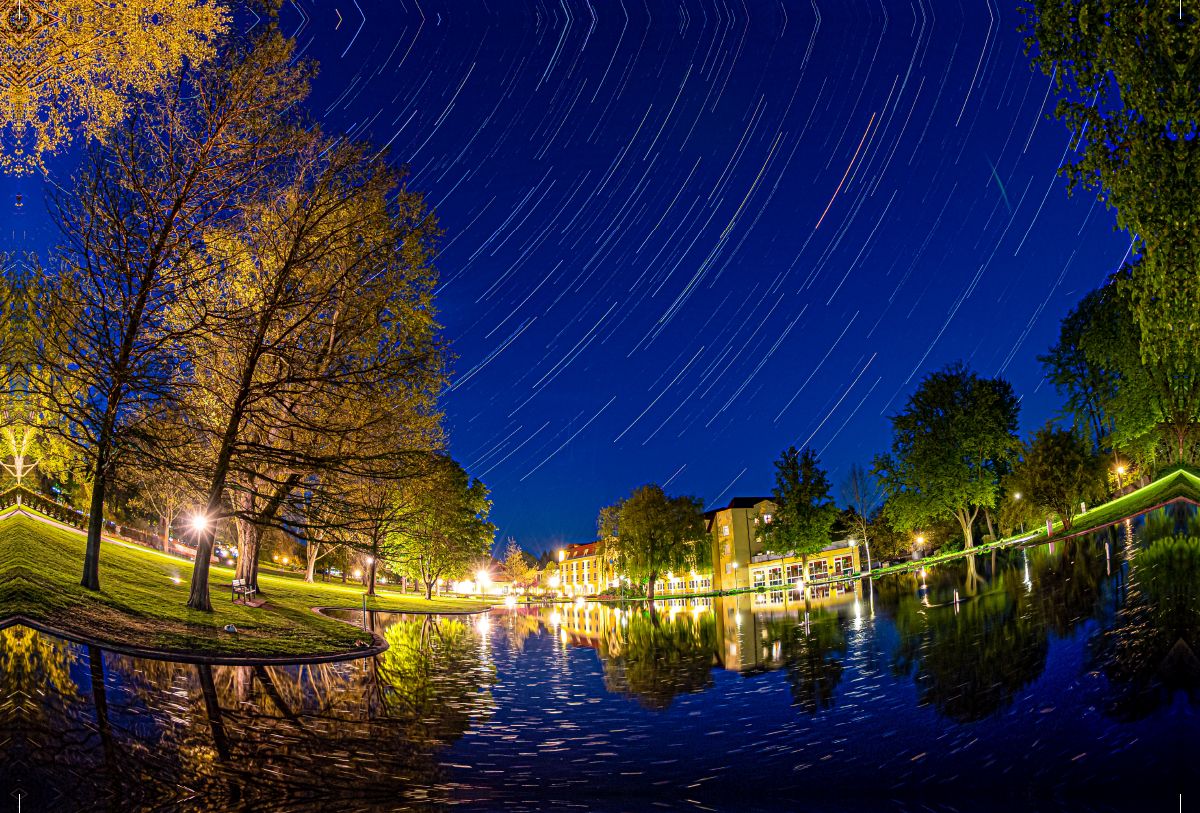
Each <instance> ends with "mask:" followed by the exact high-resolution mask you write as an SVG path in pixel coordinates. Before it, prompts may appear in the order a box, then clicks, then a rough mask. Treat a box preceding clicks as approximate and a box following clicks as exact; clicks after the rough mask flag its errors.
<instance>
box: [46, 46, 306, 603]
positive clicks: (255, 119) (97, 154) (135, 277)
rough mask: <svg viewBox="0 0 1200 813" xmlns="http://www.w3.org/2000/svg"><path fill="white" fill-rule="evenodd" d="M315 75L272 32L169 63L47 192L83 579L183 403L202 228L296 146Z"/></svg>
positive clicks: (55, 368)
mask: <svg viewBox="0 0 1200 813" xmlns="http://www.w3.org/2000/svg"><path fill="white" fill-rule="evenodd" d="M308 75H309V68H308V66H307V65H306V64H305V63H304V62H303V61H296V60H294V59H293V58H292V53H291V47H290V45H289V44H286V43H285V42H284V41H283V39H282V37H281V36H280V35H279V33H278V31H276V30H274V29H271V30H268V31H266V32H265V33H263V34H262V35H260V36H259V37H258V38H257V40H256V41H255V42H254V43H247V42H246V41H245V40H244V39H243V38H240V37H231V38H229V39H227V40H226V41H225V42H224V44H223V45H222V46H221V47H220V48H219V53H218V54H217V55H216V56H215V57H214V59H213V61H212V62H210V63H209V64H207V65H205V66H203V68H201V66H200V65H197V64H195V63H189V62H186V61H184V62H182V63H180V64H179V65H178V66H177V67H175V68H174V69H172V70H171V71H170V72H169V76H168V78H169V81H167V82H166V83H165V85H164V86H163V89H161V90H160V91H158V92H156V93H153V94H150V95H149V96H147V97H144V98H140V99H139V100H137V102H136V103H135V104H133V105H132V106H131V110H130V112H129V114H128V115H127V116H126V117H125V119H124V120H123V121H122V122H121V123H120V124H119V125H118V126H116V127H114V128H112V129H111V130H110V131H109V134H108V135H107V137H106V138H104V139H103V140H101V141H94V142H92V143H91V144H90V146H89V147H88V149H87V150H86V152H85V154H84V160H83V164H82V168H81V170H80V171H79V173H78V174H77V175H76V176H75V177H74V179H73V182H72V184H71V185H69V186H68V187H67V188H65V189H60V190H58V191H55V192H53V193H52V194H51V204H52V206H51V208H52V215H53V217H54V219H55V221H56V223H57V225H58V227H59V231H60V232H61V234H62V237H63V240H64V241H65V244H64V246H63V247H62V249H61V250H60V251H59V253H58V254H57V256H56V257H55V262H54V263H53V264H52V266H51V267H50V268H49V269H48V270H47V273H46V276H47V277H48V278H47V279H46V280H45V282H44V284H43V285H42V286H41V287H40V290H39V291H38V300H37V311H38V314H37V323H38V325H39V327H40V335H39V336H38V341H37V343H36V347H37V351H38V352H37V358H36V361H37V365H36V366H37V369H38V371H39V373H41V376H40V379H39V385H40V389H41V394H42V395H44V396H45V397H47V398H48V399H51V400H52V404H51V409H52V412H53V414H54V415H56V416H57V420H55V421H54V422H53V424H52V426H53V427H54V428H55V429H56V430H57V431H58V434H59V436H60V437H61V438H63V439H64V440H66V441H69V442H72V443H74V444H76V445H77V446H79V447H80V448H81V450H83V452H84V453H85V454H86V457H87V459H88V461H89V468H90V469H91V473H92V477H91V480H92V499H91V512H90V520H89V525H88V541H87V548H86V552H85V560H84V569H83V578H82V581H81V583H82V584H83V586H84V587H86V588H88V589H91V590H98V589H99V587H100V579H99V561H100V532H101V526H102V521H103V510H102V509H103V505H104V497H105V490H106V487H107V485H108V483H109V481H110V480H112V478H113V477H114V476H115V475H116V474H117V471H118V466H119V464H120V459H121V458H122V457H123V456H127V455H128V454H130V453H131V452H134V451H138V452H139V453H144V454H145V453H150V454H153V453H155V452H157V451H159V450H157V449H156V448H155V447H156V445H157V444H156V443H155V439H154V438H153V437H151V436H149V435H148V434H147V428H148V427H149V426H150V425H151V424H152V423H153V421H154V420H156V419H157V418H158V417H160V416H162V415H164V414H165V413H167V412H169V411H170V410H171V409H172V408H173V407H174V406H175V405H176V404H177V402H178V396H179V387H178V376H179V373H180V369H181V359H180V355H179V351H180V347H179V345H180V342H181V340H182V339H183V338H184V337H185V336H187V335H189V334H191V333H193V332H195V331H196V330H197V329H198V323H197V322H195V321H190V320H189V319H188V318H187V317H186V316H185V315H184V314H185V313H187V312H186V311H185V310H183V309H181V308H180V307H179V303H180V302H181V299H182V297H183V296H184V294H185V292H186V291H188V290H189V289H190V288H191V287H192V286H193V285H194V284H195V283H196V280H198V279H205V278H208V277H211V276H213V275H216V274H219V273H220V272H221V270H222V269H221V267H220V264H219V263H217V262H215V261H214V257H213V256H212V255H211V253H210V251H209V238H210V237H211V236H212V234H213V232H214V229H215V227H216V226H217V225H218V224H219V223H221V222H222V221H226V220H228V219H229V218H230V217H231V216H232V215H233V214H234V213H235V212H236V210H237V208H238V206H237V202H238V200H239V199H240V198H242V197H244V196H246V195H247V194H248V193H249V192H250V190H252V189H253V188H254V187H256V186H257V185H259V184H261V183H262V182H263V181H264V179H265V178H267V177H269V175H270V173H269V172H267V171H266V170H267V169H268V168H269V167H270V166H271V165H272V164H273V163H274V162H276V161H277V160H279V159H280V157H281V156H283V155H285V154H287V153H288V151H289V149H290V146H291V145H290V141H291V138H290V136H291V133H290V132H289V128H287V127H286V126H282V125H285V124H286V122H287V120H289V119H290V118H294V117H295V115H296V114H295V112H294V109H295V104H296V102H298V101H299V100H300V99H301V98H303V96H304V95H305V94H306V92H307V79H308ZM194 315H195V314H193V316H194ZM208 548H209V549H211V545H209V546H208ZM207 567H208V559H207V556H204V557H203V558H198V559H197V563H196V570H204V571H205V572H207Z"/></svg>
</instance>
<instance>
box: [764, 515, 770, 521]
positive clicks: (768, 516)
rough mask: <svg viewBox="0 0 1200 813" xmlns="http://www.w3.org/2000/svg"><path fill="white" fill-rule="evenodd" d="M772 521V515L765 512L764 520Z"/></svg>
mask: <svg viewBox="0 0 1200 813" xmlns="http://www.w3.org/2000/svg"><path fill="white" fill-rule="evenodd" d="M770 521H771V515H770V514H763V522H770Z"/></svg>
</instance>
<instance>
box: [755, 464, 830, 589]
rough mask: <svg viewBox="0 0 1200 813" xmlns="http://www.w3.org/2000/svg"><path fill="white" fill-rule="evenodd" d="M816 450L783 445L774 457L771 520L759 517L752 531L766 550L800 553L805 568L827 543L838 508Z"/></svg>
mask: <svg viewBox="0 0 1200 813" xmlns="http://www.w3.org/2000/svg"><path fill="white" fill-rule="evenodd" d="M820 463H821V461H820V459H818V457H817V453H816V452H814V451H813V450H812V449H811V448H809V447H808V446H805V447H804V449H802V450H800V451H797V450H796V447H795V446H791V447H789V448H788V449H786V450H785V451H784V452H783V453H782V454H781V455H780V456H779V459H778V460H776V461H775V488H774V490H773V491H772V492H771V499H772V501H773V502H774V503H775V509H774V512H773V513H772V514H771V517H770V520H769V521H768V520H767V517H766V515H765V513H764V514H763V515H762V516H760V517H759V519H760V521H759V523H758V524H757V525H756V526H755V534H756V535H757V537H758V540H759V542H760V543H761V544H762V548H763V550H764V551H767V552H768V553H782V554H785V555H790V556H799V557H801V559H802V560H803V562H804V567H805V570H806V571H807V569H808V557H809V556H811V555H812V554H814V553H818V552H819V551H820V550H821V549H822V548H824V547H825V546H826V545H828V544H829V531H830V528H832V527H833V523H834V522H835V521H836V520H837V518H838V513H839V512H838V508H837V505H836V504H835V503H834V501H833V498H832V497H831V496H830V495H829V491H830V484H829V477H828V476H827V475H826V474H825V471H824V470H823V469H822V468H821V467H820Z"/></svg>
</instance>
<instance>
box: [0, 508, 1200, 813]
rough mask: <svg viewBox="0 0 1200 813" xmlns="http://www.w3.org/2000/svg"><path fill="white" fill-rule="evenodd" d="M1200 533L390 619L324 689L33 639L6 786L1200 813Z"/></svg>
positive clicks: (606, 804)
mask: <svg viewBox="0 0 1200 813" xmlns="http://www.w3.org/2000/svg"><path fill="white" fill-rule="evenodd" d="M1196 525H1197V522H1196V518H1195V516H1194V509H1183V508H1172V509H1167V510H1162V511H1158V512H1156V513H1155V514H1152V515H1150V516H1148V517H1146V518H1143V519H1138V520H1134V521H1131V522H1128V523H1126V524H1123V525H1119V526H1116V527H1114V528H1110V529H1107V530H1106V531H1103V532H1100V533H1098V534H1094V535H1092V536H1090V537H1086V538H1081V539H1078V540H1071V541H1066V542H1059V543H1056V544H1055V545H1054V546H1042V547H1039V548H1030V549H1025V550H1008V551H1004V552H1000V553H998V554H997V555H995V556H994V557H993V556H991V555H989V556H979V557H977V558H976V561H975V563H974V566H973V567H970V568H969V567H968V565H967V563H966V562H964V561H960V562H958V563H956V564H950V565H943V566H940V567H938V568H936V569H931V570H929V571H927V572H925V573H923V574H922V573H920V572H918V573H915V574H909V575H897V576H890V577H887V578H885V579H881V580H879V581H877V582H875V583H873V584H870V583H867V582H865V581H864V582H861V583H856V584H850V585H847V586H846V587H845V588H842V589H840V590H839V589H838V588H836V587H835V588H834V589H832V590H830V589H828V588H824V589H821V590H820V594H819V595H817V596H815V597H813V596H809V597H808V601H807V602H806V601H805V600H804V599H803V598H800V597H798V596H795V595H792V594H786V593H780V594H772V593H765V594H756V595H742V596H738V597H729V598H714V599H698V600H693V601H688V600H674V601H668V602H660V603H659V604H658V606H657V607H656V608H655V610H654V612H653V613H651V612H649V611H647V610H646V609H645V608H643V607H642V606H640V605H636V604H625V605H601V604H596V603H582V604H574V605H558V606H554V607H549V606H546V607H536V606H535V607H529V608H526V607H519V608H509V609H507V610H493V611H491V612H489V613H486V614H481V615H474V616H471V615H462V616H440V617H430V616H412V615H407V616H406V615H388V614H382V613H379V614H373V615H369V616H368V617H367V619H366V623H367V624H368V625H370V626H372V627H373V628H375V629H376V630H377V631H378V632H380V633H381V634H382V635H384V637H385V638H386V639H387V640H388V642H389V644H390V645H391V648H390V649H389V650H388V651H387V652H385V653H384V654H383V655H381V656H378V657H375V658H370V659H363V660H358V661H351V662H345V663H340V664H328V665H321V666H310V665H305V666H283V667H281V666H276V665H271V666H257V667H255V666H245V667H232V666H213V667H204V666H192V665H184V664H177V663H171V662H166V661H156V660H145V659H138V658H130V657H125V656H120V655H115V654H113V653H110V652H101V651H100V650H98V649H95V648H89V647H83V646H78V645H75V644H72V643H68V642H65V641H62V640H60V639H57V638H54V637H52V636H48V635H44V634H41V633H38V632H36V631H33V630H30V629H28V628H25V627H19V626H17V627H10V628H8V629H5V630H3V631H0V667H2V674H0V699H2V705H0V726H2V728H3V731H2V732H0V740H2V742H0V765H2V767H0V779H2V780H3V785H4V787H5V788H6V789H8V790H9V791H11V793H12V796H13V799H12V809H13V810H16V809H17V801H18V797H19V801H20V805H21V810H23V811H37V810H55V811H63V810H160V809H161V810H230V809H236V810H263V811H267V810H270V811H307V810H312V811H317V810H321V811H340V810H347V811H348V810H399V809H421V810H425V809H433V808H440V807H443V806H450V805H454V806H458V807H467V808H472V809H482V810H498V809H505V810H523V809H540V808H544V807H568V806H570V807H577V808H578V809H583V810H613V811H622V810H624V811H627V810H649V809H652V808H655V809H657V808H661V807H663V806H668V807H673V808H684V809H717V810H739V811H740V810H795V809H813V810H823V809H828V808H830V807H833V806H835V805H836V806H837V807H839V808H841V807H846V808H849V809H867V808H870V809H872V810H874V809H879V808H883V809H896V810H922V809H929V810H941V809H971V810H1011V809H1013V808H1014V807H1019V808H1020V809H1022V810H1042V809H1045V810H1061V809H1075V808H1078V809H1090V810H1094V809H1123V808H1125V807H1129V808H1131V809H1133V808H1136V809H1171V810H1176V809H1181V807H1182V808H1186V807H1187V805H1186V803H1185V800H1186V799H1187V798H1188V793H1189V790H1188V789H1190V788H1191V787H1192V786H1193V785H1194V784H1195V781H1196V778H1197V777H1196V767H1195V765H1196V759H1195V756H1196V755H1197V753H1198V752H1197V748H1196V746H1197V742H1198V739H1197V727H1196V722H1195V721H1196V717H1195V712H1196V707H1197V703H1198V702H1200V659H1198V658H1197V656H1196V652H1195V649H1196V646H1197V643H1198V641H1197V633H1198V632H1200V601H1198V600H1197V590H1198V586H1200V541H1189V540H1187V539H1186V538H1184V536H1183V535H1186V534H1188V533H1192V534H1195V535H1197V536H1200V528H1197V527H1194V526H1196ZM956 595H957V601H956V600H955V599H956ZM343 616H344V618H345V619H346V620H350V621H353V622H357V623H360V624H361V623H363V618H362V614H361V613H360V612H349V611H345V612H344V613H343ZM1181 793H1182V794H1183V795H1182V796H1181V795H1180V794H1181Z"/></svg>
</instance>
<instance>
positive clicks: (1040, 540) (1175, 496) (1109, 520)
mask: <svg viewBox="0 0 1200 813" xmlns="http://www.w3.org/2000/svg"><path fill="white" fill-rule="evenodd" d="M1177 500H1190V501H1192V502H1193V503H1197V504H1200V477H1197V476H1196V475H1195V474H1193V473H1192V472H1191V471H1190V470H1189V469H1188V468H1186V467H1183V466H1179V467H1176V468H1173V469H1170V470H1168V471H1166V472H1164V473H1163V474H1162V475H1160V476H1159V478H1158V479H1157V480H1155V481H1154V482H1153V483H1150V484H1149V485H1146V486H1143V487H1142V488H1139V489H1136V490H1135V491H1131V492H1130V493H1128V494H1126V495H1125V496H1124V497H1118V498H1117V499H1115V500H1112V501H1110V502H1106V503H1104V504H1103V505H1098V506H1096V507H1095V508H1093V509H1091V510H1090V511H1088V512H1087V513H1084V514H1079V515H1077V516H1076V517H1075V518H1074V521H1073V522H1072V524H1071V528H1070V530H1066V529H1064V528H1063V525H1062V523H1061V522H1056V523H1054V525H1053V528H1054V534H1053V535H1052V536H1048V535H1047V534H1046V529H1045V528H1039V529H1038V530H1037V531H1036V532H1029V533H1024V534H1018V535H1016V536H1011V537H1008V538H1007V539H999V540H997V541H995V542H992V543H991V544H988V545H976V546H975V548H974V549H973V550H972V551H971V552H972V553H976V554H979V553H986V552H988V551H990V550H992V549H993V548H1003V547H1008V546H1010V545H1015V544H1018V543H1019V544H1021V545H1044V544H1046V543H1047V542H1050V541H1053V540H1058V539H1065V538H1069V537H1072V536H1080V535H1082V534H1085V533H1090V532H1091V531H1094V530H1096V529H1098V528H1103V527H1104V526H1106V525H1111V524H1113V523H1115V522H1120V521H1121V520H1124V519H1126V518H1128V517H1135V516H1138V515H1139V514H1144V513H1146V512H1147V511H1149V510H1151V509H1152V508H1155V507H1156V506H1159V505H1164V504H1166V503H1171V502H1175V501H1177ZM966 555H967V551H955V552H953V553H944V554H941V555H940V556H930V557H926V558H924V559H920V560H918V561H916V562H906V563H904V564H900V565H894V566H892V567H889V568H883V569H881V570H876V571H874V572H873V573H872V574H871V575H872V576H873V577H879V576H886V575H887V574H889V573H898V572H901V571H904V570H908V569H910V568H912V567H925V566H927V565H931V564H937V563H939V562H945V561H949V560H951V559H958V558H961V557H963V556H966Z"/></svg>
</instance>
